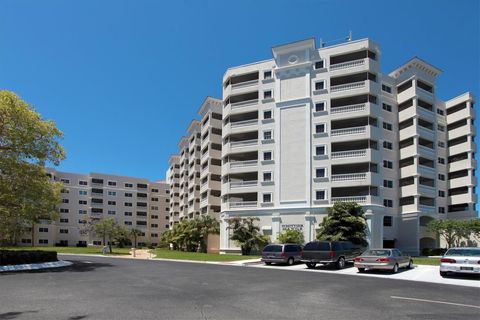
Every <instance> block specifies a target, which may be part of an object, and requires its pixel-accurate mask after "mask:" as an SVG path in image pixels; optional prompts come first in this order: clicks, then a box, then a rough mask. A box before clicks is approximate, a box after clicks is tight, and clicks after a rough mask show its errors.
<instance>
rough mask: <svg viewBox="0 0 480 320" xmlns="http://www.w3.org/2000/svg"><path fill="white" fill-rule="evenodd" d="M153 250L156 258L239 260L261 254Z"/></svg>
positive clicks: (254, 257)
mask: <svg viewBox="0 0 480 320" xmlns="http://www.w3.org/2000/svg"><path fill="white" fill-rule="evenodd" d="M152 252H153V253H154V254H155V255H156V258H162V259H177V260H194V261H213V262H215V261H223V262H224V261H239V260H250V259H258V258H260V257H259V256H240V255H233V254H217V253H199V252H184V251H177V250H168V249H155V250H152Z"/></svg>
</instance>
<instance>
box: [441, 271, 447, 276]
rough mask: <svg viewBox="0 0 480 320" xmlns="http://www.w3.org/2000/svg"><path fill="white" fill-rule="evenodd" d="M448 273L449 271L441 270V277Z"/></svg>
mask: <svg viewBox="0 0 480 320" xmlns="http://www.w3.org/2000/svg"><path fill="white" fill-rule="evenodd" d="M447 275H448V272H446V271H440V276H441V277H446V276H447Z"/></svg>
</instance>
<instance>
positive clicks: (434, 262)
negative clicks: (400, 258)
mask: <svg viewBox="0 0 480 320" xmlns="http://www.w3.org/2000/svg"><path fill="white" fill-rule="evenodd" d="M412 259H413V264H423V265H429V266H439V265H440V258H429V257H418V258H412Z"/></svg>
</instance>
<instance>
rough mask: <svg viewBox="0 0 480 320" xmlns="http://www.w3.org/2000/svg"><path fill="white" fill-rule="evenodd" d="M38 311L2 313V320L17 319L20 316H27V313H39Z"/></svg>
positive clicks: (0, 317)
mask: <svg viewBox="0 0 480 320" xmlns="http://www.w3.org/2000/svg"><path fill="white" fill-rule="evenodd" d="M37 312H38V311H37V310H35V311H34V310H29V311H13V312H6V313H0V320H9V319H15V318H17V317H18V316H21V315H24V314H27V313H37Z"/></svg>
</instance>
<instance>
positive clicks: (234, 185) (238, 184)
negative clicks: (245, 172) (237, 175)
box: [230, 180, 258, 189]
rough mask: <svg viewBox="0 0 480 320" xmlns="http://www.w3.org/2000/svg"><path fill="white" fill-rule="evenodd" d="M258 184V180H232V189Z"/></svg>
mask: <svg viewBox="0 0 480 320" xmlns="http://www.w3.org/2000/svg"><path fill="white" fill-rule="evenodd" d="M256 185H258V181H257V180H245V181H231V182H230V189H235V188H244V187H253V186H256Z"/></svg>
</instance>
